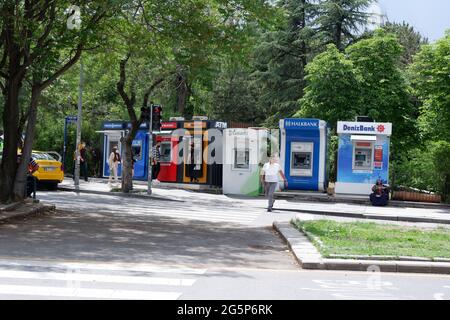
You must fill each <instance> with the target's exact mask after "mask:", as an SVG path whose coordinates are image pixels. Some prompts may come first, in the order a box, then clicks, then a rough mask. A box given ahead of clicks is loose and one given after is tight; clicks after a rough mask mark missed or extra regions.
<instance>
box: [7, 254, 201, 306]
mask: <svg viewBox="0 0 450 320" xmlns="http://www.w3.org/2000/svg"><path fill="white" fill-rule="evenodd" d="M204 273H206V269H195V268H172V267H169V268H165V267H162V266H153V265H148V264H118V263H111V264H109V263H82V262H57V261H55V262H52V261H36V260H26V261H25V260H23V261H20V260H15V261H14V260H13V261H2V260H0V299H10V298H11V299H12V298H17V297H19V298H20V299H35V298H33V297H48V298H51V299H67V298H74V299H100V300H104V299H132V300H155V299H157V300H173V299H178V298H179V297H180V296H181V295H182V294H183V290H185V289H186V288H188V287H191V286H193V285H194V284H195V282H196V281H197V278H198V276H201V275H202V274H204Z"/></svg>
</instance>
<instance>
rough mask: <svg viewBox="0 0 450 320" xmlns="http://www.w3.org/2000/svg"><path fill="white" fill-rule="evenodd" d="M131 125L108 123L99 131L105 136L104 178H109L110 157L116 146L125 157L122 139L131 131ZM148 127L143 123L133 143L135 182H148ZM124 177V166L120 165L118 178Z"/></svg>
mask: <svg viewBox="0 0 450 320" xmlns="http://www.w3.org/2000/svg"><path fill="white" fill-rule="evenodd" d="M130 126H131V125H130V123H128V122H124V121H106V122H103V124H102V130H101V131H97V132H99V133H102V134H103V177H105V178H106V177H109V174H110V172H109V165H108V157H109V155H110V154H111V152H112V149H113V147H114V146H117V147H118V149H119V152H120V154H121V156H122V157H123V147H122V144H121V142H120V138H122V137H123V136H125V134H126V131H127V130H129V129H130ZM148 143H149V139H148V126H147V124H146V123H143V124H142V125H141V127H140V128H139V131H138V132H137V134H136V137H135V139H134V140H133V142H132V150H133V157H134V159H135V161H136V162H135V163H134V176H133V179H135V180H147V167H148ZM121 175H122V165H119V170H118V176H119V177H120V176H121Z"/></svg>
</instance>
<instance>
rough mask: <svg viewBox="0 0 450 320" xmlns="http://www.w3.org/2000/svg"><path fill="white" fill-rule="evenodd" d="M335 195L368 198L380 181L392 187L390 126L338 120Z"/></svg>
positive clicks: (387, 124)
mask: <svg viewBox="0 0 450 320" xmlns="http://www.w3.org/2000/svg"><path fill="white" fill-rule="evenodd" d="M337 133H338V136H339V149H338V162H337V164H338V166H337V181H336V186H335V192H336V194H355V195H369V194H370V193H371V192H372V187H373V185H374V184H375V183H376V181H377V180H378V179H381V180H382V181H383V183H384V184H389V148H390V136H391V134H392V124H391V123H380V122H347V121H339V122H338V125H337Z"/></svg>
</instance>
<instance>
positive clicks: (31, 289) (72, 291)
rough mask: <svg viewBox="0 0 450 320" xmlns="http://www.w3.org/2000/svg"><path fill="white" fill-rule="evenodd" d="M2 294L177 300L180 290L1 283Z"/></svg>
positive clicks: (0, 291)
mask: <svg viewBox="0 0 450 320" xmlns="http://www.w3.org/2000/svg"><path fill="white" fill-rule="evenodd" d="M0 294H8V295H24V296H47V297H61V298H70V297H72V298H73V297H75V298H94V299H131V300H176V299H178V298H179V297H180V296H181V293H180V292H163V291H135V290H114V289H83V288H63V287H61V288H60V287H40V286H39V287H38V286H18V285H0Z"/></svg>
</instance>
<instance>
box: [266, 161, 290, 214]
mask: <svg viewBox="0 0 450 320" xmlns="http://www.w3.org/2000/svg"><path fill="white" fill-rule="evenodd" d="M278 175H280V176H281V177H282V178H283V181H284V186H285V188H287V180H286V177H285V176H284V173H283V171H282V170H281V168H280V165H279V163H278V157H276V156H272V157H270V159H269V162H267V163H265V164H264V166H263V168H262V170H261V183H262V185H263V186H264V194H265V196H266V198H267V199H268V200H269V206H268V207H267V211H268V212H272V209H273V204H274V202H275V200H274V199H273V195H274V193H275V191H276V189H277V186H278Z"/></svg>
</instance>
